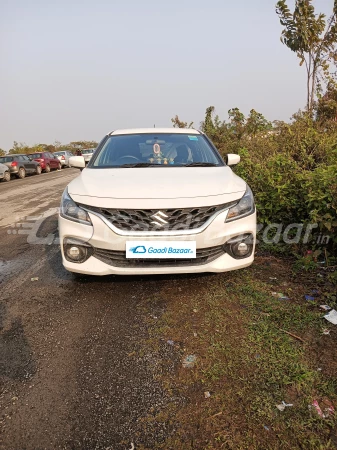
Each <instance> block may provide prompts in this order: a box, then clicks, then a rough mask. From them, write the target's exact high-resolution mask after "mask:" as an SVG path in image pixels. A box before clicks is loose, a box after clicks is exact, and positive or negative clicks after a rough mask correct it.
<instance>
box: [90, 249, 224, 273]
mask: <svg viewBox="0 0 337 450" xmlns="http://www.w3.org/2000/svg"><path fill="white" fill-rule="evenodd" d="M224 253H225V250H224V248H223V246H222V245H218V246H217V247H209V248H202V249H199V250H197V257H196V258H193V259H127V258H126V256H125V251H116V250H105V249H102V248H95V252H94V255H93V256H94V257H95V258H97V259H99V260H100V261H102V262H104V263H105V264H109V265H110V266H114V267H126V268H133V267H137V268H139V267H144V268H148V267H180V266H199V265H203V264H208V263H210V262H212V261H214V260H215V259H217V258H219V257H220V256H222V255H223V254H224Z"/></svg>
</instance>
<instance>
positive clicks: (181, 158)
mask: <svg viewBox="0 0 337 450" xmlns="http://www.w3.org/2000/svg"><path fill="white" fill-rule="evenodd" d="M96 153H97V152H96ZM92 160H93V158H92V159H91V161H92ZM138 163H148V164H151V165H156V166H157V165H158V166H159V165H160V166H166V167H169V166H171V167H172V166H180V167H181V166H186V165H189V164H200V165H202V164H204V165H208V164H209V165H215V166H221V165H223V161H222V160H221V158H220V157H219V155H218V154H217V153H216V152H215V150H214V149H213V147H212V146H211V144H210V143H209V142H208V141H207V139H206V138H205V137H204V136H203V135H202V134H183V133H181V134H180V133H154V134H147V133H146V134H128V135H115V136H114V135H112V136H110V137H109V138H108V139H107V140H106V142H105V143H104V145H103V147H102V149H101V150H100V151H99V153H98V154H96V155H95V156H94V161H93V162H91V163H89V167H121V166H123V164H127V165H130V164H138Z"/></svg>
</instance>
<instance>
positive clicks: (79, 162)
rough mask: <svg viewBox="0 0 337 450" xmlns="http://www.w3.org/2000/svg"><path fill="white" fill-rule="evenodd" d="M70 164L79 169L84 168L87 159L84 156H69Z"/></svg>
mask: <svg viewBox="0 0 337 450" xmlns="http://www.w3.org/2000/svg"><path fill="white" fill-rule="evenodd" d="M69 166H70V167H76V168H77V169H84V168H85V161H84V158H83V156H71V157H70V158H69Z"/></svg>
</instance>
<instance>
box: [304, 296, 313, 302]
mask: <svg viewBox="0 0 337 450" xmlns="http://www.w3.org/2000/svg"><path fill="white" fill-rule="evenodd" d="M304 298H305V299H306V301H307V302H314V301H315V297H312V296H311V295H305V296H304Z"/></svg>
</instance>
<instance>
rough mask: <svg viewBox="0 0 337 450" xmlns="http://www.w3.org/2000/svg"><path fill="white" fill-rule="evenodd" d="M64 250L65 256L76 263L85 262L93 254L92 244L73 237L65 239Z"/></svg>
mask: <svg viewBox="0 0 337 450" xmlns="http://www.w3.org/2000/svg"><path fill="white" fill-rule="evenodd" d="M63 250H64V256H65V258H66V259H67V260H68V261H70V262H74V263H83V262H85V261H86V260H87V259H88V258H89V257H90V256H91V255H92V254H93V248H92V247H91V245H90V244H88V243H87V242H82V241H80V240H77V239H71V238H66V239H65V240H64V241H63Z"/></svg>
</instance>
